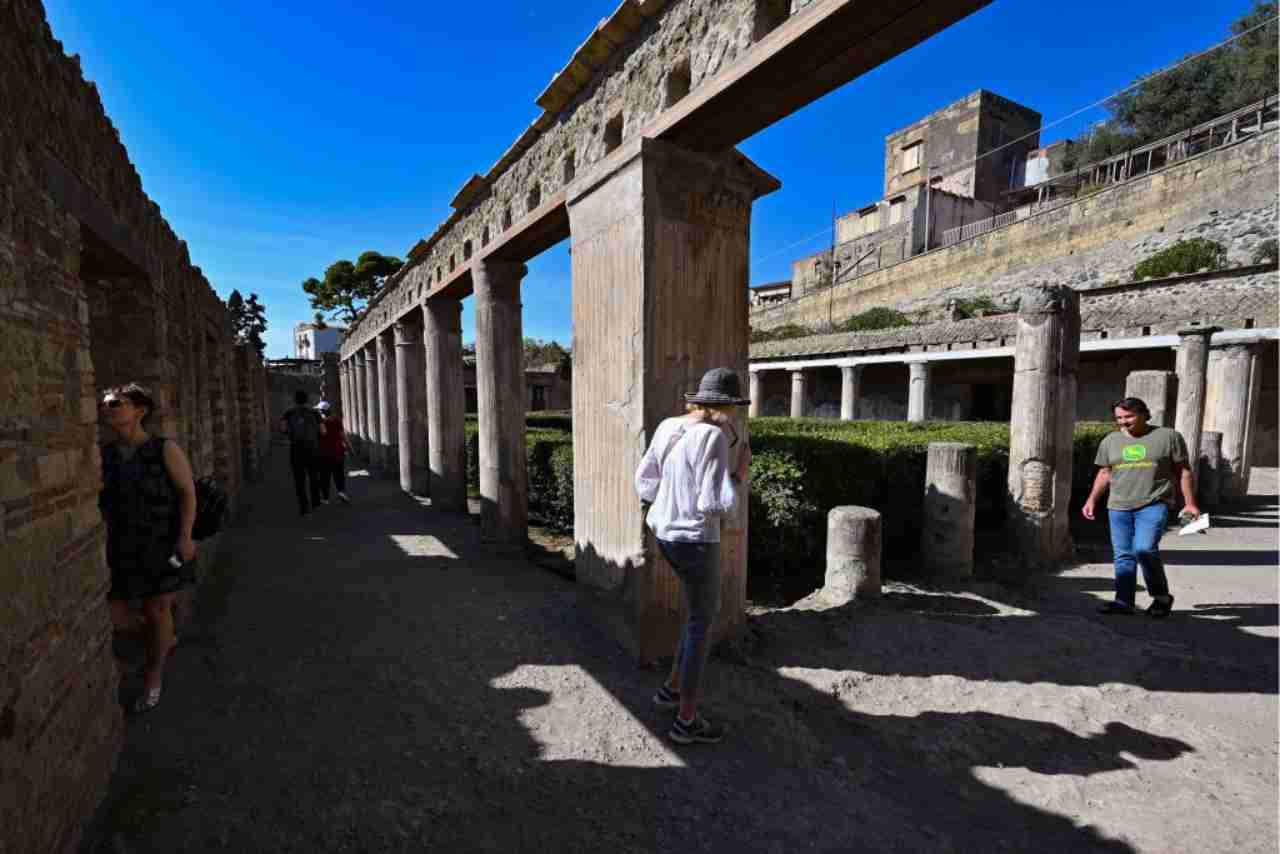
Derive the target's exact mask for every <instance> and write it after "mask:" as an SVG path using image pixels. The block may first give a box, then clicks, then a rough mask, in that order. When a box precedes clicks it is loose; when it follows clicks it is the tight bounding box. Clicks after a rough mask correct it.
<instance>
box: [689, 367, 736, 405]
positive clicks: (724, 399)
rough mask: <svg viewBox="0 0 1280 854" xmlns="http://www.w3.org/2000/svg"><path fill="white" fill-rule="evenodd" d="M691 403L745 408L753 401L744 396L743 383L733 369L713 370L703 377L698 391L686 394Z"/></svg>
mask: <svg viewBox="0 0 1280 854" xmlns="http://www.w3.org/2000/svg"><path fill="white" fill-rule="evenodd" d="M684 399H685V400H686V401H688V402H689V403H710V404H716V405H720V406H725V405H734V406H745V405H747V404H748V403H750V402H751V401H749V400H747V399H746V398H745V397H743V396H742V383H741V382H740V381H739V380H738V375H737V374H736V373H734V371H733V369H731V368H712V369H711V370H709V371H707V372H706V373H705V374H703V375H702V382H700V383H698V390H697V391H695V392H694V393H693V394H689V393H687V392H686V393H685V396H684Z"/></svg>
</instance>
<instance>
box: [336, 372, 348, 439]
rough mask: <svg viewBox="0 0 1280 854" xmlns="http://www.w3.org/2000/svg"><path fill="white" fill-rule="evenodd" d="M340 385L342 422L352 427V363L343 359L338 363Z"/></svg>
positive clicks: (346, 426)
mask: <svg viewBox="0 0 1280 854" xmlns="http://www.w3.org/2000/svg"><path fill="white" fill-rule="evenodd" d="M338 385H339V388H340V389H341V391H342V424H343V426H344V427H345V428H346V429H347V430H350V429H351V363H350V361H348V360H347V359H343V360H342V361H341V362H339V363H338Z"/></svg>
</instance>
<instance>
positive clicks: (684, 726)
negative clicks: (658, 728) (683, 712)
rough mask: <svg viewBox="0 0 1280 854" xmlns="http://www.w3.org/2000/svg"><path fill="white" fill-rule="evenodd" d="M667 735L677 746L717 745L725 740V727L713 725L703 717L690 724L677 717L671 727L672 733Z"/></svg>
mask: <svg viewBox="0 0 1280 854" xmlns="http://www.w3.org/2000/svg"><path fill="white" fill-rule="evenodd" d="M667 735H668V736H669V737H670V738H671V740H672V741H674V742H675V743H676V744H694V743H701V744H715V743H717V742H718V741H720V739H722V738H724V727H722V726H717V725H716V724H713V723H712V722H711V721H709V720H707V719H706V718H704V717H703V716H702V715H698V716H697V717H696V718H694V719H693V720H692V721H691V722H689V723H685V722H684V721H682V720H680V717H679V715H677V716H676V720H675V723H673V724H672V725H671V732H669V733H667Z"/></svg>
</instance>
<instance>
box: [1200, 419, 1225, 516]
mask: <svg viewBox="0 0 1280 854" xmlns="http://www.w3.org/2000/svg"><path fill="white" fill-rule="evenodd" d="M1197 457H1198V460H1197V462H1198V464H1197V466H1196V502H1197V503H1198V504H1199V505H1200V507H1201V508H1209V507H1215V506H1217V504H1218V501H1219V500H1220V499H1221V497H1222V434H1221V433H1219V432H1218V431H1217V430H1205V431H1203V432H1202V433H1201V434H1200V452H1199V453H1198V454H1197Z"/></svg>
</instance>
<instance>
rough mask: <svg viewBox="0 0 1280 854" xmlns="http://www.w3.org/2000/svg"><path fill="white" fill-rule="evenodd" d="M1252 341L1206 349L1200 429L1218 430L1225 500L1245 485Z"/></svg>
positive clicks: (1252, 403)
mask: <svg viewBox="0 0 1280 854" xmlns="http://www.w3.org/2000/svg"><path fill="white" fill-rule="evenodd" d="M1256 349H1257V347H1256V346H1255V345H1253V344H1228V345H1225V346H1221V347H1213V348H1211V349H1210V351H1209V371H1208V375H1209V378H1208V385H1207V395H1208V396H1207V399H1206V401H1205V416H1204V429H1205V430H1206V431H1208V430H1213V431H1216V432H1218V433H1221V434H1222V463H1221V465H1220V466H1219V468H1218V472H1219V474H1220V483H1219V495H1220V498H1221V500H1222V501H1224V502H1229V501H1231V500H1232V499H1235V498H1240V497H1243V496H1244V495H1245V493H1246V492H1247V491H1248V486H1249V462H1250V461H1249V453H1248V451H1249V440H1250V438H1251V437H1252V434H1253V432H1254V431H1253V430H1252V429H1251V427H1252V425H1251V423H1250V422H1251V421H1252V420H1253V419H1254V418H1256V417H1257V409H1258V407H1257V405H1256V392H1255V391H1254V386H1255V382H1254V376H1253V374H1254V352H1255V350H1256Z"/></svg>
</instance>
